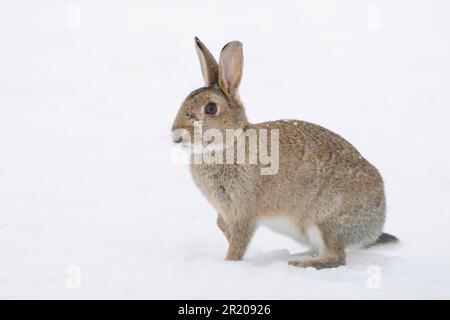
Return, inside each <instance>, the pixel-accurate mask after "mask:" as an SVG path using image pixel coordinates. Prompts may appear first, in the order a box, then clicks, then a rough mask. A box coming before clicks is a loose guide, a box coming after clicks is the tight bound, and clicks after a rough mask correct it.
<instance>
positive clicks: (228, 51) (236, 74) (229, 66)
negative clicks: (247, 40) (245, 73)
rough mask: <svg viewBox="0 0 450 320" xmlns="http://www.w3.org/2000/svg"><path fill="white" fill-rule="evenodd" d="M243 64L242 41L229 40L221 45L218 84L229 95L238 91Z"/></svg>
mask: <svg viewBox="0 0 450 320" xmlns="http://www.w3.org/2000/svg"><path fill="white" fill-rule="evenodd" d="M243 65H244V55H243V53H242V43H241V42H239V41H232V42H229V43H228V44H227V45H225V47H223V49H222V52H221V53H220V59H219V86H220V88H221V89H222V90H223V91H224V92H225V93H226V94H228V95H229V96H231V97H233V96H235V95H237V93H238V87H239V83H240V82H241V78H242V67H243Z"/></svg>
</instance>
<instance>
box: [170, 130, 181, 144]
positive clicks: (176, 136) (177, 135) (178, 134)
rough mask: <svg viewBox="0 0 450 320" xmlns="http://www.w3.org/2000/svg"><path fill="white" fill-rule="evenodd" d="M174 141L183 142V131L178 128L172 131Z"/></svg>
mask: <svg viewBox="0 0 450 320" xmlns="http://www.w3.org/2000/svg"><path fill="white" fill-rule="evenodd" d="M172 141H173V142H174V143H180V142H183V133H182V132H179V131H177V130H175V131H173V132H172Z"/></svg>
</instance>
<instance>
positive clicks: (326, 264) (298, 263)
mask: <svg viewBox="0 0 450 320" xmlns="http://www.w3.org/2000/svg"><path fill="white" fill-rule="evenodd" d="M288 264H289V265H291V266H295V267H301V268H308V267H312V268H316V269H325V268H337V267H339V266H343V265H345V251H344V250H343V249H342V250H340V251H328V250H327V251H326V252H325V253H324V254H322V255H320V256H318V257H315V258H311V259H306V260H295V261H289V262H288Z"/></svg>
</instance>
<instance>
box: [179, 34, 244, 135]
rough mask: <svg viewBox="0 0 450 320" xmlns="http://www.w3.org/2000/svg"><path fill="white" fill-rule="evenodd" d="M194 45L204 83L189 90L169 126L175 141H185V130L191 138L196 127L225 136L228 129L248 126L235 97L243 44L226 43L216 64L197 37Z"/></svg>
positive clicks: (239, 75) (240, 71) (239, 76)
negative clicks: (213, 130)
mask: <svg viewBox="0 0 450 320" xmlns="http://www.w3.org/2000/svg"><path fill="white" fill-rule="evenodd" d="M195 48H196V50H197V54H198V58H199V60H200V66H201V70H202V74H203V78H204V80H205V86H204V87H202V88H199V89H197V90H194V91H193V92H191V93H190V94H189V95H188V96H187V97H186V99H185V100H184V102H183V103H182V105H181V108H180V110H179V111H178V114H177V116H176V118H175V121H174V123H173V125H172V136H173V141H174V142H176V143H180V142H182V143H188V142H187V141H186V140H187V139H184V136H185V135H183V134H182V133H180V132H181V131H183V130H184V131H185V133H186V134H187V133H189V134H190V137H194V128H195V127H196V126H201V129H202V130H203V131H205V130H207V129H217V130H219V131H221V133H222V134H223V136H224V137H225V134H226V130H227V129H243V128H245V126H246V125H247V118H246V115H245V111H244V107H243V105H242V104H241V102H240V100H239V97H238V87H239V83H240V81H241V77H242V66H243V54H242V43H240V42H239V41H232V42H229V43H228V44H227V45H225V46H224V47H223V49H222V52H221V53H220V59H219V63H217V62H216V60H215V59H214V57H213V55H212V54H211V52H209V50H208V49H207V48H206V47H205V45H204V44H203V43H202V42H201V41H200V40H199V39H198V38H197V37H196V38H195ZM179 129H183V130H179ZM189 142H190V141H189Z"/></svg>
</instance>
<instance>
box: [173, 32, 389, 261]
mask: <svg viewBox="0 0 450 320" xmlns="http://www.w3.org/2000/svg"><path fill="white" fill-rule="evenodd" d="M196 45H197V51H198V52H199V55H201V54H203V55H204V56H205V57H203V59H202V58H201V59H200V61H201V63H202V61H208V63H209V64H211V63H213V64H214V63H215V60H214V58H213V57H212V56H211V54H210V53H209V51H207V49H206V47H205V46H204V45H203V44H202V43H201V42H200V40H198V39H197V40H196ZM205 49H206V50H205ZM242 62H243V59H242V45H241V44H240V43H239V42H236V41H235V42H231V43H229V44H228V45H227V46H225V47H224V49H223V50H222V54H221V59H220V65H219V66H216V65H214V66H212V67H207V66H202V70H206V71H205V72H213V73H214V72H218V73H219V74H217V75H216V74H213V75H208V74H207V75H206V76H205V75H204V77H205V83H206V85H207V87H205V88H202V89H199V90H196V91H194V92H193V93H191V94H190V95H189V96H188V97H187V98H186V100H185V101H184V102H183V104H182V106H181V108H180V111H179V112H178V115H177V117H176V119H175V121H174V124H173V126H172V130H175V129H179V128H184V129H187V130H189V131H190V132H191V134H193V119H198V120H201V121H202V123H203V126H204V128H217V129H219V130H221V131H222V132H225V130H226V129H231V128H234V129H237V128H241V129H243V130H244V131H245V130H247V129H250V128H254V129H259V128H264V129H268V130H269V131H270V130H272V129H278V130H279V155H280V157H279V171H278V173H277V174H275V175H261V174H260V165H250V164H236V163H233V164H212V165H208V164H204V163H203V164H191V166H190V171H191V174H192V177H193V179H194V182H195V184H196V185H197V187H198V188H199V189H200V190H201V192H202V193H203V195H204V196H205V197H206V198H207V199H208V201H209V202H210V203H211V204H212V205H213V206H214V207H215V208H216V210H217V211H218V214H219V217H218V220H217V224H218V226H219V228H220V229H221V230H222V231H223V232H224V234H225V236H226V238H227V239H228V242H229V249H228V253H227V256H226V259H227V260H241V259H242V258H243V256H244V254H245V251H246V249H247V247H248V244H249V242H250V240H251V238H252V236H253V234H254V232H255V230H256V228H257V226H258V222H259V220H260V219H262V218H264V217H269V216H272V217H273V216H285V217H288V218H289V219H290V220H289V221H291V222H292V224H293V225H295V227H296V228H298V230H299V232H301V233H305V230H306V229H307V228H308V226H316V227H317V228H318V229H319V230H320V233H321V236H322V239H323V242H324V244H325V248H324V249H323V250H322V252H319V257H315V258H311V259H309V260H300V261H294V262H290V264H291V265H295V266H301V267H315V268H326V267H336V266H339V265H343V264H345V248H346V247H347V246H348V245H353V244H360V245H369V244H371V243H373V242H375V241H376V240H377V238H378V237H379V236H380V234H381V232H382V229H383V224H384V221H385V197H384V190H383V181H382V178H381V176H380V174H379V172H378V171H377V169H376V168H375V167H374V166H372V165H371V164H370V163H369V162H368V161H367V160H366V159H364V158H363V157H362V156H361V155H360V154H359V152H358V151H357V150H356V149H355V148H354V147H353V146H352V145H351V144H350V143H349V142H347V141H346V140H344V139H343V138H342V137H340V136H339V135H337V134H335V133H333V132H331V131H329V130H327V129H325V128H323V127H321V126H318V125H315V124H312V123H308V122H304V121H297V120H291V121H271V122H265V123H258V124H252V123H250V122H248V120H247V117H246V115H245V110H244V106H243V105H242V103H241V102H240V100H239V97H238V93H237V89H238V85H239V82H240V79H241V73H242V65H243V63H242ZM216 70H218V71H216ZM225 70H226V72H225ZM210 79H218V80H217V83H210ZM209 101H214V102H216V103H217V106H218V108H219V114H218V115H208V114H204V112H203V110H202V108H203V106H204V105H205V104H206V103H207V102H209ZM224 136H225V134H224Z"/></svg>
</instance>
